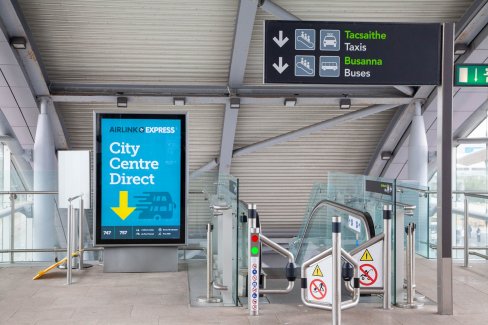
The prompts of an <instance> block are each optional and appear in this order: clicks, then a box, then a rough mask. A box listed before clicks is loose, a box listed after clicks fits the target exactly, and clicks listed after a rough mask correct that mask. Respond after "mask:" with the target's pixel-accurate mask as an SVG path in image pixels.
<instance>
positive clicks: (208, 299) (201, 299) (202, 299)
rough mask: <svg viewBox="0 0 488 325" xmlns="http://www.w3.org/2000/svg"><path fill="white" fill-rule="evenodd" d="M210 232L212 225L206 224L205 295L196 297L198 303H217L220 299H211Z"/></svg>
mask: <svg viewBox="0 0 488 325" xmlns="http://www.w3.org/2000/svg"><path fill="white" fill-rule="evenodd" d="M212 230H213V225H212V224H211V223H208V224H207V295H206V296H204V297H198V299H197V301H198V302H200V303H218V302H222V299H220V298H217V297H212V282H213V260H212V258H213V248H212Z"/></svg>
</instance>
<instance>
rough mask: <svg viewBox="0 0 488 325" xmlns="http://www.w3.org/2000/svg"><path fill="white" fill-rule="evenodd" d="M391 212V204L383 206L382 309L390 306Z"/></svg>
mask: <svg viewBox="0 0 488 325" xmlns="http://www.w3.org/2000/svg"><path fill="white" fill-rule="evenodd" d="M391 213H392V206H391V205H384V206H383V229H384V230H383V231H384V234H385V237H384V239H383V263H384V265H383V289H384V290H385V292H384V294H383V309H390V308H391Z"/></svg>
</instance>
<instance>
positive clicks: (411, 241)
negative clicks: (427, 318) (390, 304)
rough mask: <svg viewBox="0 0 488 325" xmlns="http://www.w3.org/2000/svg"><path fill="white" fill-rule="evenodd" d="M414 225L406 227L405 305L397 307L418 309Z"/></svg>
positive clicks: (410, 224) (401, 304) (419, 304)
mask: <svg viewBox="0 0 488 325" xmlns="http://www.w3.org/2000/svg"><path fill="white" fill-rule="evenodd" d="M414 259H415V223H409V224H408V226H407V249H406V260H407V261H406V264H407V276H406V278H407V288H406V289H407V301H406V302H405V303H398V304H397V306H398V307H402V308H411V309H414V308H418V307H421V306H423V303H421V302H415V301H414V298H415V287H414V282H415V270H414Z"/></svg>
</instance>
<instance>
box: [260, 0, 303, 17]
mask: <svg viewBox="0 0 488 325" xmlns="http://www.w3.org/2000/svg"><path fill="white" fill-rule="evenodd" d="M259 2H260V3H259V7H260V8H261V9H263V10H264V11H266V12H267V13H269V14H271V15H273V16H275V17H277V18H279V19H281V20H300V18H298V17H297V16H295V15H294V14H292V13H290V12H289V11H287V10H286V9H284V8H282V7H280V6H278V5H277V4H276V3H274V2H273V1H271V0H261V1H259Z"/></svg>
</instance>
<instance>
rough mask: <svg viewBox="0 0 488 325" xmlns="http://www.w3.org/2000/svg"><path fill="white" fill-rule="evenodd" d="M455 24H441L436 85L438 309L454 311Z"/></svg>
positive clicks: (439, 310)
mask: <svg viewBox="0 0 488 325" xmlns="http://www.w3.org/2000/svg"><path fill="white" fill-rule="evenodd" d="M453 67H454V24H453V23H445V24H443V34H442V82H441V86H439V87H438V88H437V92H438V106H437V191H438V194H437V220H438V221H437V311H438V313H439V314H441V315H452V314H453V293H452V108H453V107H452V96H453Z"/></svg>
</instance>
